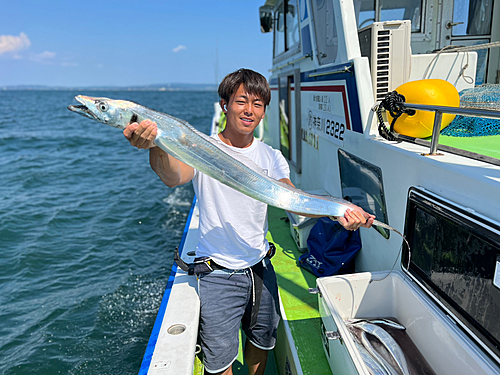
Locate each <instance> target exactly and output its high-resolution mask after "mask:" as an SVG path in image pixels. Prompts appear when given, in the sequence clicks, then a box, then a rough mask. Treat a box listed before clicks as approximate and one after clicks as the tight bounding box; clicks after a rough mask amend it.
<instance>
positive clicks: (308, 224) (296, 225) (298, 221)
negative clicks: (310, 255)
mask: <svg viewBox="0 0 500 375" xmlns="http://www.w3.org/2000/svg"><path fill="white" fill-rule="evenodd" d="M286 214H287V216H288V219H289V220H290V234H291V235H292V238H293V240H294V241H295V243H296V244H297V247H298V249H299V251H301V252H303V253H305V252H306V251H307V238H308V237H309V233H310V232H311V229H312V227H313V226H314V224H316V222H317V221H318V218H313V217H305V216H302V215H296V214H293V213H291V212H288V211H287V212H286Z"/></svg>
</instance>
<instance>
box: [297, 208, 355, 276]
mask: <svg viewBox="0 0 500 375" xmlns="http://www.w3.org/2000/svg"><path fill="white" fill-rule="evenodd" d="M307 249H308V252H307V253H305V254H303V255H301V256H300V258H299V265H300V266H301V267H303V268H305V269H306V270H308V271H310V272H311V273H313V274H314V275H316V276H318V277H320V276H321V277H322V276H331V275H337V274H342V273H348V272H349V271H350V272H353V269H352V267H351V266H352V265H353V263H352V260H353V259H354V257H355V256H356V254H357V253H358V251H359V250H360V249H361V237H360V236H359V230H356V231H348V230H346V229H344V227H343V226H342V225H340V224H339V223H337V222H336V221H333V220H331V219H329V218H328V217H322V218H321V219H319V220H318V221H317V223H316V224H314V227H312V229H311V232H310V233H309V238H308V239H307Z"/></svg>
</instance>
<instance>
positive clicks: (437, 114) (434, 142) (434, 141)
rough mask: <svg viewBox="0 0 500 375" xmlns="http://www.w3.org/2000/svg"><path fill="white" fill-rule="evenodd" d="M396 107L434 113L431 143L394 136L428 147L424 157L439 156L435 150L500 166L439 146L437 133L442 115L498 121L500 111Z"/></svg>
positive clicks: (497, 162)
mask: <svg viewBox="0 0 500 375" xmlns="http://www.w3.org/2000/svg"><path fill="white" fill-rule="evenodd" d="M396 105H397V106H399V107H401V108H402V109H412V110H419V111H430V112H434V125H433V129H432V138H431V141H430V142H429V141H426V140H423V139H419V138H413V137H408V136H405V135H402V134H395V136H396V138H397V139H399V140H404V141H409V142H413V143H415V144H420V145H422V146H427V147H429V149H430V151H429V153H428V154H424V155H426V156H434V155H439V153H438V152H437V150H438V149H439V150H442V151H446V152H450V153H454V154H458V155H462V156H467V157H470V158H473V159H476V160H481V161H485V162H487V163H491V164H495V165H500V160H499V159H496V158H493V157H490V156H485V155H480V154H476V153H474V152H470V151H465V150H461V149H458V148H455V147H450V146H444V145H439V133H440V131H441V121H442V119H443V114H445V113H447V114H453V115H461V116H466V117H482V118H489V119H495V120H500V111H496V110H491V109H476V108H463V107H446V106H438V105H426V104H413V103H397V104H396Z"/></svg>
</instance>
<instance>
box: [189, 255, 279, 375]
mask: <svg viewBox="0 0 500 375" xmlns="http://www.w3.org/2000/svg"><path fill="white" fill-rule="evenodd" d="M263 262H264V278H263V280H264V285H263V288H262V297H261V301H260V308H259V315H258V318H257V324H256V325H255V326H254V327H253V328H252V329H249V325H250V310H251V307H252V286H253V285H252V276H251V274H250V270H249V269H244V270H237V271H235V270H226V269H223V270H215V271H213V272H210V273H202V274H200V275H199V289H198V291H199V295H200V302H201V311H200V339H201V348H202V349H203V353H204V364H205V370H206V371H208V372H221V371H224V370H225V369H227V368H228V367H229V366H231V364H232V363H233V362H234V360H235V359H236V358H237V357H238V347H239V329H240V323H241V326H242V328H243V331H244V332H245V334H246V335H247V338H248V340H249V341H250V342H251V343H252V344H253V345H254V346H256V347H257V348H260V349H264V350H271V349H273V348H274V345H275V344H276V335H277V331H278V323H279V319H280V317H279V303H278V286H277V284H276V274H275V273H274V268H273V266H272V264H271V261H270V260H269V259H267V258H265V259H264V261H263Z"/></svg>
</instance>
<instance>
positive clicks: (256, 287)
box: [174, 242, 276, 329]
mask: <svg viewBox="0 0 500 375" xmlns="http://www.w3.org/2000/svg"><path fill="white" fill-rule="evenodd" d="M275 254H276V247H275V246H274V244H273V243H272V242H270V243H269V250H268V251H267V254H266V256H265V257H266V258H269V259H271V258H272V257H273V256H274V255H275ZM174 260H175V262H176V263H177V265H178V266H179V267H180V268H181V269H182V270H183V271H185V272H187V273H188V274H189V275H199V274H201V273H204V272H212V271H215V270H224V269H227V268H226V267H223V266H221V265H219V264H217V263H215V262H214V261H213V260H212V259H210V258H208V257H207V258H196V259H195V261H194V263H190V264H188V263H186V262H184V261H183V260H182V259H181V258H180V257H179V249H178V248H175V251H174ZM250 269H251V275H252V309H251V312H250V329H252V328H253V327H254V326H255V324H257V317H258V315H259V308H260V299H261V297H262V289H263V287H264V265H263V264H262V261H259V262H257V263H256V264H254V265H253V266H251V267H250Z"/></svg>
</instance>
